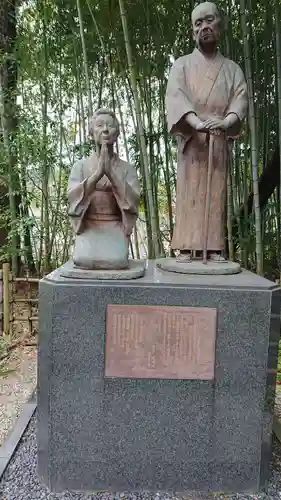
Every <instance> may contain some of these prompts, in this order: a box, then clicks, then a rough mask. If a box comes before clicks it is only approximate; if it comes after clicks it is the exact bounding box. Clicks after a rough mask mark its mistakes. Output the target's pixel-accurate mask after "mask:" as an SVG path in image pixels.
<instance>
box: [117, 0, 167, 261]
mask: <svg viewBox="0 0 281 500" xmlns="http://www.w3.org/2000/svg"><path fill="white" fill-rule="evenodd" d="M119 8H120V16H121V21H122V27H123V34H124V41H125V47H126V53H127V60H128V66H129V72H130V78H131V85H132V91H133V96H134V104H135V109H136V118H137V125H138V137H139V141H140V151H141V154H142V158H143V167H144V176H145V183H146V189H147V195H148V204H149V213H150V222H151V230H152V244H153V254H154V255H153V256H152V257H157V256H158V255H159V253H160V249H159V241H158V229H157V216H156V209H155V205H154V200H153V191H152V183H151V178H150V175H149V164H148V156H147V150H146V144H145V136H144V127H143V122H142V117H141V104H140V100H139V96H138V90H137V78H136V73H135V66H134V63H133V54H132V48H131V45H130V41H129V30H128V24H127V17H126V12H125V6H124V1H123V0H119Z"/></svg>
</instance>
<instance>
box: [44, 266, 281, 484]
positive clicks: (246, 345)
mask: <svg viewBox="0 0 281 500" xmlns="http://www.w3.org/2000/svg"><path fill="white" fill-rule="evenodd" d="M109 304H116V305H134V306H135V305H150V306H188V307H205V308H214V309H216V310H217V329H216V347H215V366H214V378H213V379H212V380H198V379H197V380H180V379H179V380H175V379H174V380H172V379H138V378H132V377H130V378H126V377H123V378H121V377H120V378H119V377H117V378H114V377H113V378H106V376H105V344H106V311H107V306H108V305H109ZM279 317H280V289H279V288H278V287H277V286H276V285H275V284H274V283H271V282H269V281H267V280H265V279H263V278H261V277H258V276H256V275H254V274H252V273H250V272H246V271H243V272H242V273H240V274H237V275H232V276H192V275H190V276H185V275H180V274H174V273H169V272H165V271H161V270H160V269H158V268H157V267H156V265H155V262H153V261H151V262H149V263H148V267H147V270H146V274H145V276H144V277H143V278H140V279H138V280H134V281H130V282H128V281H127V282H126V281H124V282H122V281H119V282H117V281H112V282H110V281H105V282H102V281H90V280H84V281H83V280H77V279H73V280H72V279H69V278H63V277H62V276H61V275H60V269H58V270H56V271H54V272H53V273H51V274H49V275H48V276H47V277H45V278H44V279H43V280H42V281H41V283H40V335H39V341H40V342H39V373H38V450H39V451H38V466H39V475H40V477H41V478H42V480H43V481H44V483H46V484H47V485H48V486H49V488H50V489H51V490H53V491H57V492H59V491H63V490H67V489H69V490H78V491H101V490H111V491H116V492H117V491H140V490H145V491H153V492H156V491H174V492H188V491H197V492H199V491H209V492H217V491H220V492H221V491H223V492H258V491H259V490H260V489H262V488H264V487H266V484H267V479H268V475H269V460H270V456H271V435H272V416H273V405H274V394H275V377H276V363H277V344H278V340H279V334H280V323H279ZM147 335H149V331H147Z"/></svg>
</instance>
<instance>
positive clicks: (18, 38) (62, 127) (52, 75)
mask: <svg viewBox="0 0 281 500" xmlns="http://www.w3.org/2000/svg"><path fill="white" fill-rule="evenodd" d="M217 3H218V6H219V7H220V8H221V10H222V12H223V14H224V18H225V28H226V29H225V34H224V36H223V37H222V40H221V50H222V52H223V53H224V54H225V55H228V56H229V57H231V58H232V59H234V60H235V61H236V62H238V63H239V64H240V65H241V66H242V67H243V69H244V71H245V74H246V78H247V83H248V89H249V116H248V121H247V123H246V124H245V127H244V131H243V135H242V136H241V138H240V140H239V141H237V142H236V143H235V146H234V149H233V154H232V156H231V159H230V162H229V163H230V164H229V174H228V197H227V203H228V217H227V221H226V226H227V234H228V242H227V245H228V251H229V254H230V257H231V258H234V259H237V260H240V261H241V262H242V264H243V266H244V267H246V268H248V269H252V270H254V271H256V272H257V273H259V274H265V275H267V276H268V277H270V278H272V279H279V277H280V272H281V269H280V260H279V256H280V239H281V238H280V235H281V217H280V213H281V205H280V196H281V195H280V165H281V163H280V158H281V148H280V147H279V144H280V143H281V66H280V43H281V42H280V12H279V11H280V4H279V0H268V1H267V2H265V0H259V1H258V3H256V2H254V1H253V0H227V1H226V2H221V4H220V2H217ZM193 7H194V3H193V2H192V1H191V0H156V1H151V0H26V1H25V2H23V1H21V2H20V1H19V2H17V0H2V3H1V7H0V14H1V15H0V57H1V59H0V89H1V94H0V97H1V100H0V118H1V122H0V129H1V150H0V181H1V182H0V246H1V258H2V260H7V259H9V260H11V262H12V266H13V271H14V272H15V273H16V274H18V273H20V272H21V271H22V269H24V268H25V269H27V270H28V271H29V272H30V273H33V274H34V273H37V274H38V275H42V274H43V273H46V272H48V271H50V270H51V269H53V268H55V267H56V266H58V265H59V264H61V263H62V262H64V261H66V260H67V259H68V257H69V255H70V251H71V244H72V232H71V228H70V225H69V221H68V217H67V197H66V189H67V178H68V175H69V172H70V168H71V166H72V164H73V162H74V161H75V160H76V159H78V158H81V157H82V156H83V155H87V154H88V153H89V151H90V149H91V148H92V147H93V144H91V142H90V140H89V136H88V132H87V128H88V119H89V117H90V116H91V114H92V112H93V110H95V109H96V108H98V107H100V106H103V107H104V106H105V107H110V108H112V109H114V110H115V111H116V113H117V116H118V118H119V120H120V123H121V138H120V141H119V149H120V153H121V155H122V156H123V157H124V158H125V159H129V160H130V161H131V162H133V163H134V164H135V165H136V167H137V169H138V173H139V177H140V179H141V183H142V200H141V212H140V217H139V220H138V224H137V228H136V230H135V231H134V234H133V238H132V244H131V252H132V255H133V256H135V257H139V256H142V255H146V256H148V257H150V258H153V257H155V256H159V255H164V254H165V253H166V254H167V253H168V252H170V250H169V242H170V240H171V235H172V231H173V222H174V207H175V183H176V147H175V143H174V142H173V140H171V138H170V137H169V136H168V133H167V126H166V116H165V91H166V83H167V76H168V72H169V68H170V66H171V64H172V62H173V60H174V59H175V58H177V57H179V56H180V55H182V54H185V53H188V52H189V51H191V50H192V47H193V41H192V36H191V29H190V16H191V11H192V9H193ZM187 223H188V221H187Z"/></svg>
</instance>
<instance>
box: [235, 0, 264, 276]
mask: <svg viewBox="0 0 281 500" xmlns="http://www.w3.org/2000/svg"><path fill="white" fill-rule="evenodd" d="M240 15H241V26H242V35H243V42H244V43H243V47H244V58H245V70H246V79H247V84H248V93H249V125H250V136H251V163H252V179H253V196H254V209H255V230H256V261H257V274H261V275H262V274H263V255H262V238H261V211H260V203H259V185H258V150H257V127H256V117H255V104H254V90H253V88H254V87H253V78H252V70H251V56H250V47H249V37H250V31H249V27H248V24H247V21H246V7H245V0H240Z"/></svg>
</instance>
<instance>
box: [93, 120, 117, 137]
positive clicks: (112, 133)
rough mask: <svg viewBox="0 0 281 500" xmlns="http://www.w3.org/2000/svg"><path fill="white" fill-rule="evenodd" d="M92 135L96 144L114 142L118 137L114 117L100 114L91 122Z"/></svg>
mask: <svg viewBox="0 0 281 500" xmlns="http://www.w3.org/2000/svg"><path fill="white" fill-rule="evenodd" d="M92 130H93V136H94V139H95V142H96V143H98V144H103V143H105V144H114V143H115V142H116V140H117V137H118V128H117V124H116V121H115V119H114V118H113V117H112V116H111V115H108V114H100V115H98V116H97V117H96V119H95V121H94V123H93V128H92Z"/></svg>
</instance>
